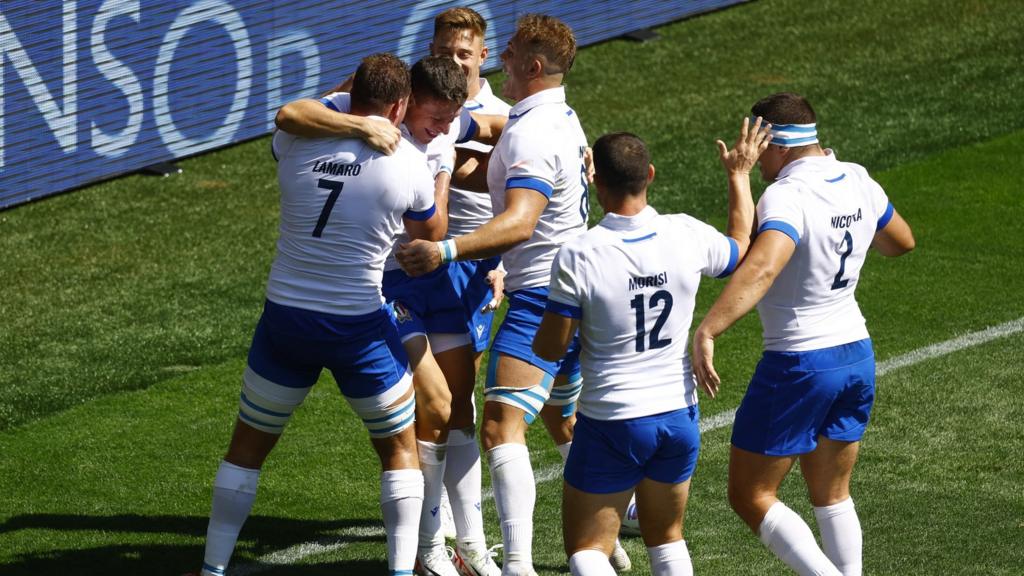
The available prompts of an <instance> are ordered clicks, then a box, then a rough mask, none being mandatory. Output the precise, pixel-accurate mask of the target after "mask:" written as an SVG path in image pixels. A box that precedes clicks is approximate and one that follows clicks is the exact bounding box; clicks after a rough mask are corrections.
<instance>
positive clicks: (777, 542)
mask: <svg viewBox="0 0 1024 576" xmlns="http://www.w3.org/2000/svg"><path fill="white" fill-rule="evenodd" d="M757 532H758V534H759V535H760V537H761V542H763V543H764V545H765V546H767V547H768V549H769V550H771V551H772V552H774V553H775V555H776V556H778V557H779V559H780V560H782V561H783V562H785V563H786V565H787V566H789V567H790V568H792V569H793V571H794V572H796V573H797V574H800V576H841V574H840V573H839V570H837V569H836V567H835V565H834V564H832V562H831V561H829V559H828V557H826V556H825V553H824V552H822V551H821V548H818V543H817V542H816V541H815V540H814V533H812V532H811V528H810V527H809V526H807V523H806V522H804V521H803V519H802V518H800V515H799V514H797V513H796V512H793V511H792V510H790V509H789V508H788V507H786V505H785V504H783V503H782V502H776V503H775V504H772V507H771V508H769V509H768V513H767V514H765V516H764V520H762V521H761V526H760V527H759V528H758V531H757Z"/></svg>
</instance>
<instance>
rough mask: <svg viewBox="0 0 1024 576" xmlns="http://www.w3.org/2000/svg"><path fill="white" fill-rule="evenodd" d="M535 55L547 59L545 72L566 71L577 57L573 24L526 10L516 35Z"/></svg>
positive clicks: (517, 25) (524, 47) (531, 53)
mask: <svg viewBox="0 0 1024 576" xmlns="http://www.w3.org/2000/svg"><path fill="white" fill-rule="evenodd" d="M513 38H515V39H517V40H518V41H519V46H520V47H521V48H523V49H525V50H526V51H527V52H528V53H529V54H530V55H532V56H543V57H544V58H545V60H547V66H546V67H545V68H544V73H545V74H565V73H566V72H568V71H569V69H570V68H572V62H573V60H575V58H576V36H575V35H574V34H573V33H572V28H569V26H568V25H567V24H566V23H565V22H562V21H561V20H559V19H558V18H555V17H554V16H547V15H544V14H527V15H525V16H523V17H522V18H520V19H519V22H517V23H516V33H515V36H514V37H513Z"/></svg>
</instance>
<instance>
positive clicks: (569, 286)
mask: <svg viewBox="0 0 1024 576" xmlns="http://www.w3.org/2000/svg"><path fill="white" fill-rule="evenodd" d="M579 260H580V259H579V254H578V253H577V252H576V251H575V250H573V248H572V247H571V246H569V245H562V247H561V248H559V250H558V254H556V255H555V260H554V262H552V263H551V283H550V284H549V286H548V302H547V305H546V307H545V310H546V311H547V312H552V313H554V314H558V315H559V316H565V317H567V318H575V319H577V320H578V319H580V318H582V317H583V307H582V293H581V292H582V291H581V278H580V276H581V275H580V273H579Z"/></svg>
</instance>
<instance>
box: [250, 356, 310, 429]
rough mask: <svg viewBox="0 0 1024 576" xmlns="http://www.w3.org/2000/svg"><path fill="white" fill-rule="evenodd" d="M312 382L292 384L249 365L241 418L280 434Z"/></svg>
mask: <svg viewBox="0 0 1024 576" xmlns="http://www.w3.org/2000/svg"><path fill="white" fill-rule="evenodd" d="M312 388H313V387H312V386H307V387H305V388H292V387H289V386H282V385H280V384H276V383H274V382H271V381H270V380H267V379H266V378H264V377H263V376H260V375H259V374H257V373H256V372H255V371H254V370H253V369H252V368H250V367H249V366H246V367H245V373H244V374H243V376H242V395H241V398H240V399H239V403H238V418H239V419H240V420H242V422H245V423H246V424H248V425H249V426H252V427H253V428H255V429H257V430H259V431H261V432H266V433H268V434H281V432H284V427H285V424H287V423H288V420H289V419H290V418H291V417H292V412H294V411H295V409H296V408H298V407H299V406H300V405H302V401H303V400H305V399H306V395H307V394H309V391H310V390H311V389H312Z"/></svg>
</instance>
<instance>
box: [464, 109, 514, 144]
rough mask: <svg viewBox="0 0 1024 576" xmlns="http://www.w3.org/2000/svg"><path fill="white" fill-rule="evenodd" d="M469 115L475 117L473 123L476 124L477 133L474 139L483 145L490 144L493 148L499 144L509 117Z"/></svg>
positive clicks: (472, 113) (473, 136)
mask: <svg viewBox="0 0 1024 576" xmlns="http://www.w3.org/2000/svg"><path fill="white" fill-rule="evenodd" d="M469 115H470V116H472V117H473V122H475V123H476V133H474V134H473V135H472V139H473V140H476V141H477V142H480V143H481V144H490V145H492V146H493V145H494V144H497V143H498V138H500V137H501V131H502V130H504V129H505V124H506V123H508V116H502V115H501V114H477V113H476V112H470V114H469Z"/></svg>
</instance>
